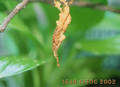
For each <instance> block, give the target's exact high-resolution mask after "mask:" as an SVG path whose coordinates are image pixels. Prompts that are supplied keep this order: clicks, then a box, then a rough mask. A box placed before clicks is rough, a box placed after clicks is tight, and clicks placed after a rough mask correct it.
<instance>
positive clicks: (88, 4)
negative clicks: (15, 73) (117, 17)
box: [0, 0, 120, 32]
mask: <svg viewBox="0 0 120 87" xmlns="http://www.w3.org/2000/svg"><path fill="white" fill-rule="evenodd" d="M29 1H30V2H43V3H47V4H50V5H52V6H53V5H54V3H53V0H23V1H22V2H21V3H19V4H18V5H17V6H16V8H14V10H13V11H12V12H11V13H10V14H9V15H8V16H7V17H6V18H5V20H4V22H3V23H2V25H0V32H3V31H4V30H5V28H6V27H7V25H8V24H9V22H10V21H11V19H12V18H13V17H14V16H15V15H16V14H17V13H18V12H19V11H20V10H21V9H23V8H24V7H25V6H26V5H27V4H28V2H29ZM72 5H73V6H79V7H88V8H93V9H98V10H103V11H111V12H114V13H118V14H120V9H117V8H112V7H110V6H107V5H103V4H100V3H92V2H88V1H74V2H73V4H72Z"/></svg>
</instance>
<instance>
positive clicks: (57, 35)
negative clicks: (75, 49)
mask: <svg viewBox="0 0 120 87" xmlns="http://www.w3.org/2000/svg"><path fill="white" fill-rule="evenodd" d="M72 2H73V0H71V2H70V3H68V2H67V1H66V0H60V1H56V0H54V4H55V7H56V8H58V9H59V10H60V14H59V20H57V21H56V24H57V26H56V29H55V31H54V34H53V47H52V50H53V53H54V56H55V58H56V60H57V66H58V67H59V66H60V64H59V58H58V54H57V50H58V48H59V46H60V44H61V42H62V41H63V40H64V39H65V35H64V33H65V31H66V30H67V27H68V25H69V24H70V22H71V15H70V13H69V12H70V8H69V7H70V5H71V4H72ZM62 3H63V8H62V7H61V4H62Z"/></svg>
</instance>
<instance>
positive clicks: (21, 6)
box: [0, 0, 29, 32]
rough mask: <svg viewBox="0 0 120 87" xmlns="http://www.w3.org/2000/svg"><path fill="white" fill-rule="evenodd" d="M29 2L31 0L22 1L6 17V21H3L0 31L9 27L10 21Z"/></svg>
mask: <svg viewBox="0 0 120 87" xmlns="http://www.w3.org/2000/svg"><path fill="white" fill-rule="evenodd" d="M28 2H29V0H23V1H22V2H21V3H19V4H18V5H17V6H16V7H15V8H14V10H13V11H12V12H11V13H10V14H9V15H8V16H7V17H6V18H5V20H4V22H3V23H2V25H0V32H3V31H4V30H5V28H6V27H7V25H8V24H9V22H10V21H11V19H12V18H13V17H14V16H15V15H16V14H17V13H18V12H19V11H20V10H21V9H23V8H24V7H25V6H26V5H27V3H28Z"/></svg>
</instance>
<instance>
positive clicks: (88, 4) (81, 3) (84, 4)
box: [30, 0, 120, 14]
mask: <svg viewBox="0 0 120 87" xmlns="http://www.w3.org/2000/svg"><path fill="white" fill-rule="evenodd" d="M30 1H31V2H43V3H47V4H50V5H54V4H53V3H52V0H30ZM72 6H79V7H88V8H93V9H97V10H103V11H111V12H114V13H118V14H120V9H117V8H113V7H110V6H107V5H104V4H102V3H93V2H88V1H74V2H73V4H72Z"/></svg>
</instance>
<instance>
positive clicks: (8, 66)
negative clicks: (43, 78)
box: [0, 56, 46, 78]
mask: <svg viewBox="0 0 120 87" xmlns="http://www.w3.org/2000/svg"><path fill="white" fill-rule="evenodd" d="M45 62H46V61H40V60H33V59H31V58H28V57H26V56H8V57H1V58H0V78H3V77H7V76H12V75H16V74H19V73H22V72H25V71H28V70H31V69H33V68H36V67H37V66H39V65H41V64H43V63H45Z"/></svg>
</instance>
